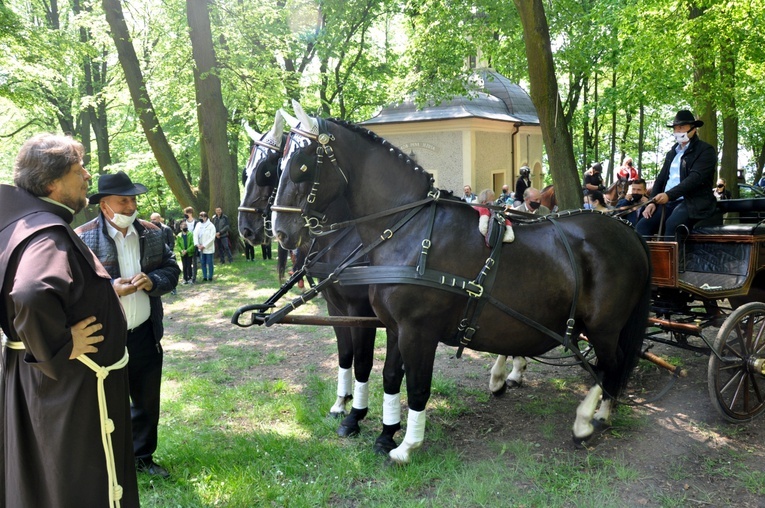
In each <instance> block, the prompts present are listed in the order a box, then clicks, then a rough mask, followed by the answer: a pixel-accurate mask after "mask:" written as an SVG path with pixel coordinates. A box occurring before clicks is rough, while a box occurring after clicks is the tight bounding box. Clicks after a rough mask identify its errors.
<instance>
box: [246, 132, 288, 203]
mask: <svg viewBox="0 0 765 508" xmlns="http://www.w3.org/2000/svg"><path fill="white" fill-rule="evenodd" d="M252 142H253V143H254V144H255V145H256V146H260V147H263V148H265V149H266V150H273V151H274V152H276V153H279V152H280V151H281V149H282V148H281V147H280V146H276V145H274V144H272V143H268V142H267V141H259V140H256V139H253V140H252ZM266 176H271V175H268V174H267V175H266ZM238 210H239V211H240V212H246V213H261V214H262V213H263V212H264V211H263V210H261V209H260V208H252V207H250V206H240V207H239V208H238Z"/></svg>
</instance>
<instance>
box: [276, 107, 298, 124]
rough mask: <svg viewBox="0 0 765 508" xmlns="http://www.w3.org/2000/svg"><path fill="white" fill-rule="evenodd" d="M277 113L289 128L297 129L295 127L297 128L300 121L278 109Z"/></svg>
mask: <svg viewBox="0 0 765 508" xmlns="http://www.w3.org/2000/svg"><path fill="white" fill-rule="evenodd" d="M279 113H280V114H281V116H282V118H283V119H284V120H285V121H286V122H287V124H288V125H289V126H290V127H291V128H295V127H297V126H298V124H299V123H300V120H298V119H297V118H295V117H294V116H292V115H290V114H289V113H287V112H286V111H284V110H283V109H280V110H279Z"/></svg>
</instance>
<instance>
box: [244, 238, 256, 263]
mask: <svg viewBox="0 0 765 508" xmlns="http://www.w3.org/2000/svg"><path fill="white" fill-rule="evenodd" d="M244 258H245V259H246V260H247V261H250V260H252V261H254V260H255V247H253V246H252V245H251V244H250V242H244Z"/></svg>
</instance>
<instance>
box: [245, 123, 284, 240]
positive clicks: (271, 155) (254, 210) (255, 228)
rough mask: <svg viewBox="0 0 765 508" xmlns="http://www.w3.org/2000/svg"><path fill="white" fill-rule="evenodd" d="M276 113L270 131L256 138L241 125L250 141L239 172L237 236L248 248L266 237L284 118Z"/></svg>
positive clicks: (269, 227)
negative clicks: (241, 190)
mask: <svg viewBox="0 0 765 508" xmlns="http://www.w3.org/2000/svg"><path fill="white" fill-rule="evenodd" d="M285 114H286V113H284V112H283V111H277V112H276V115H275V117H274V125H273V127H272V128H271V130H270V131H268V132H267V133H265V134H260V133H258V132H256V131H255V130H253V129H252V128H251V127H250V126H249V125H247V123H246V122H245V123H244V124H243V126H244V129H245V130H246V131H247V134H248V136H249V137H250V139H251V140H252V143H253V144H252V152H251V153H250V158H249V160H248V161H247V165H246V166H245V167H244V170H243V171H242V184H243V185H244V196H243V197H242V202H241V204H240V205H239V211H240V212H241V213H240V214H239V232H240V233H241V235H242V237H243V238H244V239H245V240H246V241H247V242H249V243H250V244H252V245H260V244H261V243H263V242H264V241H265V235H267V234H268V235H270V234H271V233H270V230H271V224H270V215H271V213H270V210H269V208H270V204H271V199H272V195H273V193H274V189H276V185H277V183H278V181H279V178H278V169H279V158H280V157H281V153H282V150H283V148H284V142H285V139H286V136H285V135H284V118H285V116H284V115H285Z"/></svg>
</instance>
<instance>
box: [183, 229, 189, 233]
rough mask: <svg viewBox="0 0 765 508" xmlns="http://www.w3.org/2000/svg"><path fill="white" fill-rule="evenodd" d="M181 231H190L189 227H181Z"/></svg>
mask: <svg viewBox="0 0 765 508" xmlns="http://www.w3.org/2000/svg"><path fill="white" fill-rule="evenodd" d="M181 231H183V232H184V233H188V232H189V228H181Z"/></svg>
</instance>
